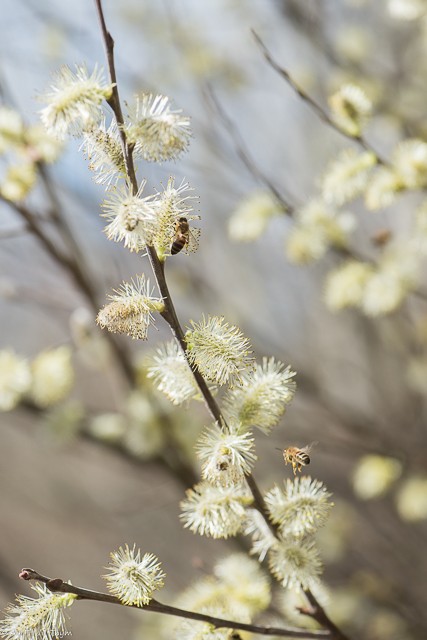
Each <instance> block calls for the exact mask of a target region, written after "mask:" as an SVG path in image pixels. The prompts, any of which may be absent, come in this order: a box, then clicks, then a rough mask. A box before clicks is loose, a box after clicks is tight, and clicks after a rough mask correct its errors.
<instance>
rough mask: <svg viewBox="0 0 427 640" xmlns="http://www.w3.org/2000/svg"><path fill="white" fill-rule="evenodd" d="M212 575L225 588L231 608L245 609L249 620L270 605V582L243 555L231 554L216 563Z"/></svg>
mask: <svg viewBox="0 0 427 640" xmlns="http://www.w3.org/2000/svg"><path fill="white" fill-rule="evenodd" d="M214 574H215V576H216V577H217V578H218V579H219V581H220V583H221V584H222V585H224V586H225V587H227V589H226V593H228V598H229V601H231V603H232V605H233V608H236V609H239V610H241V609H242V607H243V608H244V609H246V615H247V617H249V619H251V618H252V617H253V616H254V615H256V614H257V613H259V612H260V611H264V610H265V609H266V608H267V607H268V605H269V604H270V601H271V589H270V580H269V579H268V577H267V576H266V575H265V573H264V571H263V570H262V569H261V567H260V566H259V563H258V562H257V561H256V560H251V559H250V558H248V556H247V555H246V554H245V553H233V554H232V555H230V556H227V557H226V558H224V559H223V560H220V561H219V562H217V563H216V565H215V567H214Z"/></svg>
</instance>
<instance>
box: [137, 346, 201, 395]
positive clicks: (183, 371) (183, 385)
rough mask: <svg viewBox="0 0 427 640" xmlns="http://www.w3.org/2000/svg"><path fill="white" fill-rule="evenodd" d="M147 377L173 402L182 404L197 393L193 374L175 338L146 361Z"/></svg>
mask: <svg viewBox="0 0 427 640" xmlns="http://www.w3.org/2000/svg"><path fill="white" fill-rule="evenodd" d="M147 371H148V373H147V378H151V379H152V380H153V382H154V384H155V386H156V388H157V389H158V390H159V391H161V392H162V393H164V394H165V395H166V396H167V397H168V398H169V400H170V401H171V402H173V404H182V403H183V402H185V401H186V400H190V398H194V397H195V396H197V395H199V393H200V391H199V388H198V386H197V384H196V381H195V379H194V375H193V373H192V371H191V369H190V367H189V365H188V362H187V360H186V358H185V356H184V354H183V352H182V349H181V347H180V346H179V345H178V343H177V342H176V341H175V340H171V341H170V342H166V343H165V344H162V345H161V346H160V347H158V348H157V351H156V353H155V354H154V355H152V356H151V357H150V358H149V359H148V361H147Z"/></svg>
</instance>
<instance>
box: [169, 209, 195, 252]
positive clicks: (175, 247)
mask: <svg viewBox="0 0 427 640" xmlns="http://www.w3.org/2000/svg"><path fill="white" fill-rule="evenodd" d="M189 241H190V225H189V224H188V220H187V218H178V221H177V223H176V226H175V235H174V237H173V240H172V244H171V255H172V256H174V255H176V254H177V253H179V252H180V251H182V249H183V248H184V247H185V245H186V244H188V242H189Z"/></svg>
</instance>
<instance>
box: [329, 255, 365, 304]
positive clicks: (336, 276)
mask: <svg viewBox="0 0 427 640" xmlns="http://www.w3.org/2000/svg"><path fill="white" fill-rule="evenodd" d="M373 272H374V269H373V267H372V266H371V265H370V264H368V263H366V262H359V261H357V260H351V261H350V262H347V263H346V264H344V265H342V266H340V267H338V268H337V269H334V270H333V271H330V272H329V274H328V277H327V280H326V289H325V302H326V304H327V306H328V307H329V309H331V310H333V311H338V310H340V309H345V308H346V307H356V306H359V305H360V304H361V303H362V300H363V296H364V291H365V287H366V284H367V282H368V281H369V278H370V277H371V276H372V274H373Z"/></svg>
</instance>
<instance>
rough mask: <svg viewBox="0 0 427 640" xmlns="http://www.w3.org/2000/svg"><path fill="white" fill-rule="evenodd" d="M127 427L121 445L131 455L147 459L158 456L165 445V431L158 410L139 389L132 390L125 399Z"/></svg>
mask: <svg viewBox="0 0 427 640" xmlns="http://www.w3.org/2000/svg"><path fill="white" fill-rule="evenodd" d="M126 418H127V424H128V428H127V430H126V434H125V436H124V438H123V446H124V447H125V449H127V450H128V451H130V452H131V453H132V455H133V456H136V457H138V458H140V459H141V460H149V459H150V458H153V457H155V456H158V455H159V453H160V452H161V450H162V449H163V447H164V445H165V431H164V429H163V428H162V424H161V419H159V415H158V412H157V411H156V409H155V408H154V407H153V404H152V402H150V400H149V398H147V396H146V395H145V394H143V393H141V392H140V391H133V392H132V393H130V394H129V396H128V398H127V401H126Z"/></svg>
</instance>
